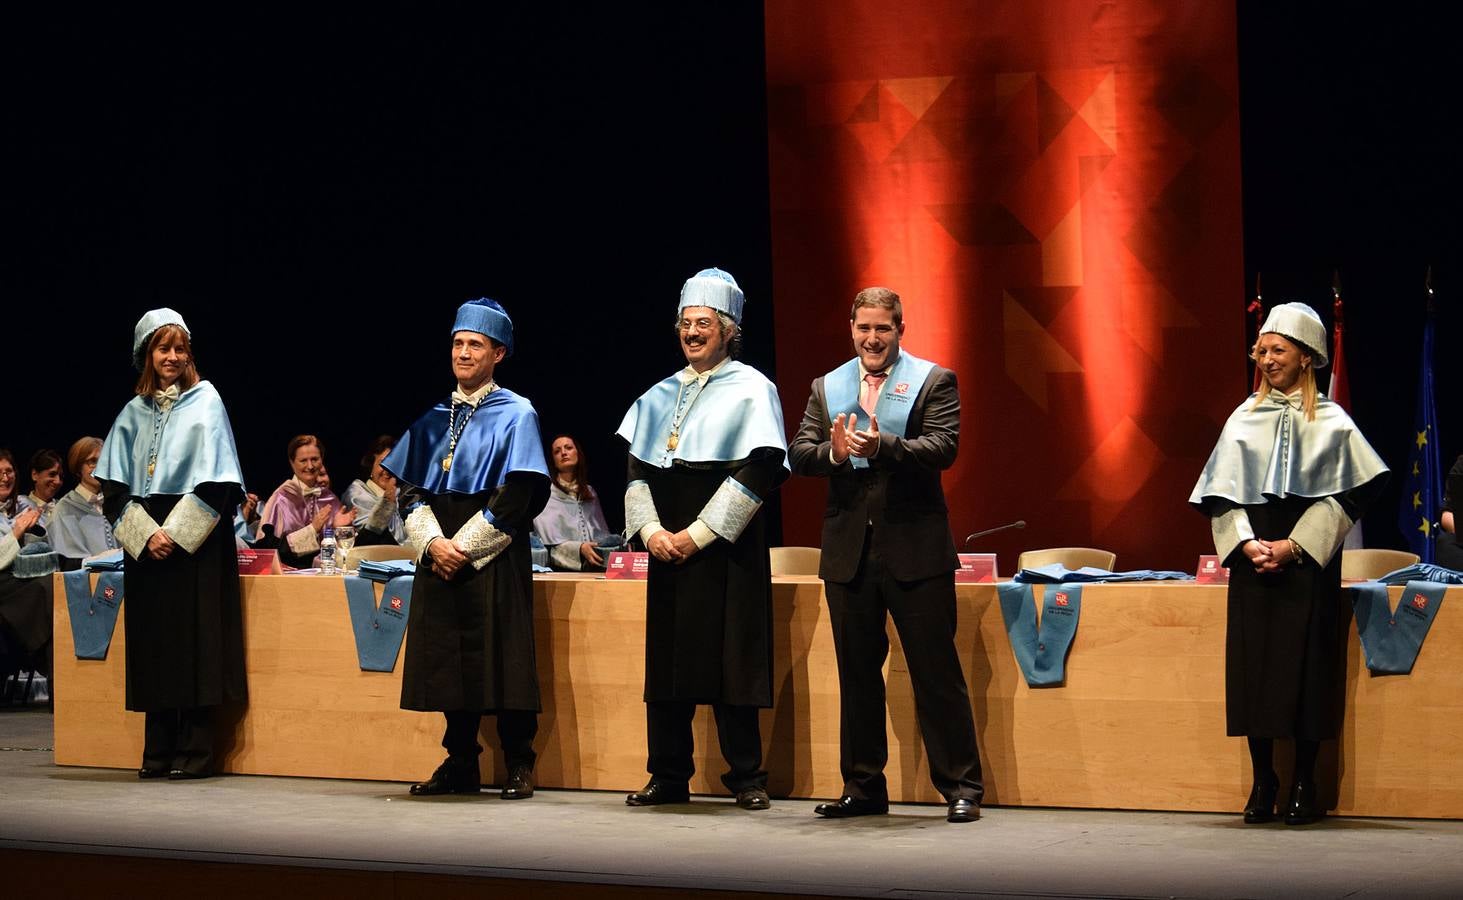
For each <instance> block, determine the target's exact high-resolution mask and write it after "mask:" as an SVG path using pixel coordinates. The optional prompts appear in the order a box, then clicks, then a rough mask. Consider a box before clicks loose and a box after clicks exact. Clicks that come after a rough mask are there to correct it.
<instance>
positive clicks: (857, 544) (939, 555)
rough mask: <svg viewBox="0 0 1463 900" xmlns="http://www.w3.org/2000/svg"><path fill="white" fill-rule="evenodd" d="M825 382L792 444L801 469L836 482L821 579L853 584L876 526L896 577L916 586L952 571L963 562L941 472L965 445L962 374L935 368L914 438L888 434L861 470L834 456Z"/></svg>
mask: <svg viewBox="0 0 1463 900" xmlns="http://www.w3.org/2000/svg"><path fill="white" fill-rule="evenodd" d="M823 378H824V376H819V377H818V378H816V379H814V380H813V389H812V394H811V396H809V397H808V408H807V410H806V411H805V412H804V413H803V421H802V424H801V425H799V426H798V433H797V436H796V437H794V438H793V440H792V443H791V444H790V445H789V446H788V458H789V461H790V463H791V465H792V470H793V471H794V472H797V473H798V474H800V475H813V476H827V478H828V482H829V487H828V507H827V509H826V510H825V512H824V519H823V556H822V562H821V564H820V565H819V570H818V574H819V575H820V576H822V577H823V578H824V579H825V580H828V581H835V582H847V581H852V580H853V578H854V576H855V575H857V574H858V568H859V562H860V559H861V557H862V555H863V546H864V533H865V531H866V530H867V529H868V528H869V527H870V526H872V532H873V541H874V542H875V543H876V544H877V547H878V550H879V554H880V556H881V557H882V558H883V560H884V562H885V564H886V565H887V566H888V568H889V571H890V573H891V574H892V575H893V576H894V577H895V578H896V579H898V580H900V581H917V580H919V579H922V578H929V577H931V576H934V575H939V574H940V573H942V572H951V573H953V572H954V571H955V569H956V568H958V567H959V565H960V563H959V560H958V558H957V557H956V555H955V541H954V539H953V538H952V537H951V535H950V518H949V513H948V511H947V509H946V506H945V493H944V491H943V489H942V488H941V486H940V473H941V472H942V471H944V470H945V469H948V468H950V466H951V465H952V464H954V462H955V454H956V452H957V450H958V449H959V444H960V391H959V388H958V387H957V386H956V384H955V373H954V372H952V371H950V370H949V369H945V368H941V367H940V366H935V367H934V369H932V370H931V371H930V374H929V375H928V376H927V377H926V378H925V382H924V384H922V385H921V386H920V389H919V393H918V395H917V396H916V398H915V402H914V408H913V409H912V410H911V411H910V414H909V423H908V425H907V426H906V428H905V430H906V432H907V433H908V436H907V437H899V436H897V435H895V434H893V433H891V432H882V433H881V434H880V435H879V452H878V453H877V454H875V455H874V457H873V458H872V459H870V460H869V467H868V468H867V469H856V468H854V467H853V465H852V464H851V463H849V462H847V461H845V462H844V463H843V464H842V465H837V466H835V465H834V464H833V462H832V461H831V460H830V458H829V449H830V446H831V444H830V441H829V437H828V428H829V423H828V415H827V409H828V401H827V396H826V394H825V393H824V387H823Z"/></svg>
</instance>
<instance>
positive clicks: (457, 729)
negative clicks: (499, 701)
mask: <svg viewBox="0 0 1463 900" xmlns="http://www.w3.org/2000/svg"><path fill="white" fill-rule="evenodd" d="M443 715H444V716H446V717H447V730H446V732H445V733H444V734H443V735H442V746H443V748H445V749H446V750H447V758H448V759H451V760H454V761H456V762H459V763H463V764H467V763H469V762H470V763H471V764H472V765H473V766H474V767H475V766H477V758H478V754H480V753H482V752H483V748H482V745H481V744H479V743H478V726H480V725H481V724H482V721H483V716H491V715H496V716H497V718H498V743H499V745H500V746H501V747H502V748H503V761H504V762H505V763H507V765H508V771H510V772H511V771H513V770H514V769H516V768H518V767H519V766H527V767H528V768H530V769H532V768H533V764H534V761H535V760H537V759H538V754H537V753H535V752H534V750H533V739H534V737H536V736H537V735H538V713H536V712H534V711H533V710H529V709H503V710H498V711H497V712H496V713H494V712H492V711H483V710H477V709H469V710H453V711H451V712H445V713H443Z"/></svg>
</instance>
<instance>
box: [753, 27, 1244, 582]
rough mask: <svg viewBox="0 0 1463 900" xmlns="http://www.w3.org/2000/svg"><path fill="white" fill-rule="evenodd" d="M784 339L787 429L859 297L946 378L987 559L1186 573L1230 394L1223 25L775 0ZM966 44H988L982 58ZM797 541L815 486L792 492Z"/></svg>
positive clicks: (838, 355) (1237, 362) (1236, 323)
mask: <svg viewBox="0 0 1463 900" xmlns="http://www.w3.org/2000/svg"><path fill="white" fill-rule="evenodd" d="M765 11H766V40H767V83H768V126H769V127H768V155H769V172H770V186H771V207H772V254H773V292H774V305H773V309H774V316H775V323H774V327H775V330H776V338H777V346H778V347H779V348H781V349H782V350H783V351H784V352H783V353H782V354H781V355H780V356H779V358H778V360H777V372H778V381H779V390H780V392H781V395H782V398H783V404H784V413H785V416H786V418H787V424H788V427H789V429H790V430H791V429H793V428H795V427H796V424H797V422H798V421H799V420H800V418H801V414H802V410H803V406H804V404H805V402H806V399H807V391H808V384H809V383H810V381H811V380H812V379H813V378H814V377H816V376H818V375H820V374H822V373H824V372H826V371H828V370H830V369H832V368H834V366H836V365H837V364H838V363H840V362H841V361H843V360H845V359H847V358H848V357H849V356H850V355H851V349H850V346H849V339H848V329H847V327H846V324H845V322H846V316H847V311H848V304H849V301H850V300H851V299H852V297H853V295H854V294H855V293H856V292H857V291H858V290H859V289H861V288H863V287H867V286H869V285H873V284H883V285H887V286H889V287H892V288H894V289H895V290H896V291H898V292H899V293H900V294H901V296H902V297H903V298H904V301H905V321H906V326H907V332H906V335H905V338H904V345H905V346H906V347H908V349H909V350H910V351H911V352H913V353H915V354H917V355H919V356H923V357H926V358H929V359H933V360H935V361H936V362H938V363H940V364H942V365H945V366H948V367H950V368H952V369H954V370H955V371H956V373H957V375H958V377H959V381H960V389H961V402H962V418H961V421H962V438H963V440H962V441H961V443H960V455H959V458H958V460H957V461H956V464H955V466H954V467H953V468H952V469H950V470H949V471H948V472H947V473H946V475H945V487H946V493H947V496H948V497H949V499H950V502H951V513H950V514H951V525H952V528H953V530H954V531H955V533H956V534H963V533H969V532H973V531H976V530H979V529H981V528H984V527H988V526H991V525H994V524H999V523H1000V522H1005V521H1011V520H1014V519H1017V518H1022V519H1025V520H1027V522H1028V527H1027V528H1026V529H1025V530H1024V531H1017V532H1010V533H1007V534H1005V535H1001V536H998V537H995V538H992V539H990V540H989V541H988V542H987V543H985V544H983V545H982V546H981V547H979V548H972V549H981V550H994V551H996V552H999V553H1001V554H1002V556H1003V560H1004V561H1006V562H1008V563H1009V562H1014V555H1011V554H1014V553H1015V552H1017V551H1019V550H1020V549H1023V548H1027V547H1034V546H1097V547H1105V548H1108V549H1112V550H1114V551H1116V552H1118V553H1119V554H1120V555H1122V556H1123V558H1124V559H1127V560H1129V563H1125V567H1132V566H1146V567H1155V568H1178V567H1180V566H1187V565H1189V563H1190V562H1191V561H1192V559H1193V558H1194V556H1195V555H1196V554H1197V553H1199V552H1200V551H1201V550H1202V549H1203V547H1204V546H1205V544H1206V542H1207V540H1208V527H1207V523H1205V522H1204V521H1203V519H1202V518H1201V517H1199V516H1198V515H1196V514H1194V513H1192V512H1190V511H1188V509H1187V506H1186V504H1185V502H1184V501H1185V499H1186V498H1187V496H1188V493H1189V490H1190V489H1191V488H1192V487H1193V483H1194V480H1195V479H1196V478H1197V476H1198V473H1199V471H1200V469H1202V467H1203V464H1204V460H1205V458H1206V457H1207V455H1208V452H1209V450H1210V448H1212V446H1213V444H1214V440H1215V438H1217V436H1218V432H1219V428H1220V426H1221V425H1222V423H1223V421H1224V419H1225V417H1226V416H1227V415H1228V413H1229V411H1230V410H1232V409H1233V408H1234V407H1235V406H1236V405H1237V404H1238V403H1239V401H1240V400H1241V399H1243V398H1242V397H1241V396H1239V395H1238V394H1237V393H1236V392H1235V391H1234V390H1233V386H1234V385H1236V384H1238V383H1240V382H1241V381H1242V380H1243V372H1242V371H1241V370H1240V367H1241V366H1242V365H1243V364H1244V358H1243V356H1242V350H1243V345H1244V340H1245V336H1244V333H1243V322H1242V321H1241V320H1240V319H1239V318H1238V317H1236V316H1235V315H1233V310H1232V304H1231V303H1230V302H1229V298H1231V297H1233V296H1236V295H1237V294H1238V293H1239V292H1241V291H1242V290H1243V287H1242V284H1241V281H1242V278H1243V275H1242V261H1241V255H1240V251H1241V233H1240V194H1239V166H1238V158H1239V153H1238V151H1239V134H1238V100H1237V96H1238V94H1237V91H1238V88H1237V85H1238V73H1237V68H1236V48H1235V21H1234V9H1233V7H1232V5H1229V4H1214V3H1208V2H1203V0H1181V2H1160V0H1148V2H1133V3H1125V4H1119V5H1116V6H1114V5H1111V4H1106V3H1102V2H1099V0H1051V2H1046V3H1041V4H1004V5H996V6H994V7H993V6H992V5H990V4H982V3H978V2H974V0H971V2H969V3H960V2H946V3H941V4H889V3H884V2H877V0H838V2H833V0H829V2H803V0H769V2H767V3H766V4H765ZM971 48H979V51H980V52H978V53H975V52H971ZM782 491H783V495H784V500H783V504H782V508H783V515H784V523H783V528H784V540H785V541H786V542H787V543H789V544H815V542H816V541H817V540H818V535H819V530H820V527H821V523H822V516H821V514H820V511H821V507H822V504H823V497H824V496H825V493H826V485H825V484H823V483H822V482H820V481H818V480H815V479H802V478H795V479H792V480H791V481H789V482H788V483H787V484H786V485H784V487H783V488H782Z"/></svg>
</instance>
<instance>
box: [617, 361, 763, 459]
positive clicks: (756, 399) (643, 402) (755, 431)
mask: <svg viewBox="0 0 1463 900" xmlns="http://www.w3.org/2000/svg"><path fill="white" fill-rule="evenodd" d="M680 390H681V378H680V375H679V373H678V374H676V375H672V376H671V377H669V378H667V379H665V380H664V381H662V382H660V383H658V384H656V385H655V386H654V387H652V388H651V389H650V390H648V391H646V392H645V393H643V394H641V395H640V399H638V400H636V401H635V403H634V405H633V406H631V407H630V410H629V411H628V412H626V413H625V418H624V419H623V420H622V421H621V422H620V427H619V428H618V429H616V431H615V433H616V434H618V435H619V436H620V437H622V438H624V439H625V440H626V441H628V442H629V444H630V455H631V456H633V457H635V458H636V459H638V460H640V461H641V462H643V463H646V464H648V465H652V466H655V467H656V468H660V469H666V468H669V467H670V466H671V464H672V463H673V462H675V461H676V460H682V461H684V462H692V463H702V462H736V461H737V460H742V459H746V458H748V457H749V456H751V455H752V453H753V452H754V451H756V450H761V449H763V448H769V449H773V450H778V451H781V452H782V455H783V456H782V465H783V468H787V438H786V437H785V436H784V435H783V433H782V402H781V401H780V400H779V399H778V397H777V386H776V385H774V384H773V383H772V382H770V381H768V380H767V378H766V377H765V376H764V375H763V374H762V373H761V372H758V371H757V370H756V369H754V368H752V367H751V366H747V365H743V364H742V363H739V362H737V361H736V360H734V359H733V360H728V361H727V362H726V363H725V364H724V365H723V366H722V367H721V368H720V369H718V370H717V371H716V373H715V374H713V375H712V376H711V378H710V379H709V380H708V381H707V382H706V386H705V387H704V388H702V389H701V394H700V396H698V397H697V398H696V402H695V403H693V404H692V405H691V409H690V411H689V412H687V413H686V419H685V421H684V422H682V423H681V429H680V437H679V438H678V442H677V444H676V449H674V450H671V449H670V448H669V447H668V446H667V444H668V443H669V442H670V436H671V423H672V421H673V420H674V418H675V409H676V399H677V396H678V395H679V393H680Z"/></svg>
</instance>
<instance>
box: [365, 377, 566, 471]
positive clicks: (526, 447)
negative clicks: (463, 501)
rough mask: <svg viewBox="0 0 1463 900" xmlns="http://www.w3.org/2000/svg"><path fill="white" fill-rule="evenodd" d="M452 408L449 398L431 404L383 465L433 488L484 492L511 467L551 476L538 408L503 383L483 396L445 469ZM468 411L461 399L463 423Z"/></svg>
mask: <svg viewBox="0 0 1463 900" xmlns="http://www.w3.org/2000/svg"><path fill="white" fill-rule="evenodd" d="M451 412H452V405H451V401H450V400H449V401H447V402H445V403H438V404H437V405H436V406H434V407H432V408H431V409H430V410H428V411H427V412H426V414H424V415H423V416H422V417H421V418H419V419H417V420H416V422H414V423H412V426H411V428H410V429H408V430H407V432H406V434H404V435H402V436H401V440H399V441H397V442H396V446H395V447H393V448H392V450H391V452H390V453H388V454H386V458H385V459H383V460H381V468H383V469H385V470H386V471H388V472H390V473H391V474H392V475H395V476H396V480H397V481H400V482H403V483H405V484H409V485H412V486H413V487H418V488H421V489H422V490H424V491H426V492H428V493H431V494H445V493H449V492H450V493H454V494H481V493H483V492H485V491H491V490H494V489H496V488H499V487H501V486H502V485H503V482H504V481H505V480H506V479H507V477H508V473H510V472H533V473H535V474H538V475H542V476H544V477H545V478H548V477H549V469H548V466H547V464H546V463H545V462H544V449H543V443H542V441H541V439H540V437H539V433H538V413H536V412H534V409H533V404H531V403H529V402H528V399H527V398H525V397H520V396H519V395H517V394H515V393H513V392H512V391H510V390H506V389H504V388H499V389H498V390H496V391H493V392H492V393H491V394H489V395H487V396H486V397H484V398H483V400H482V402H481V403H479V404H478V408H477V411H476V412H474V413H473V414H472V418H471V419H470V420H469V421H468V423H467V427H466V428H464V429H463V430H462V436H461V437H459V438H458V439H457V448H456V450H454V451H453V455H452V469H451V471H443V470H442V458H443V457H445V456H446V455H447V447H448V439H447V419H448V416H450V415H451ZM466 412H467V407H466V405H464V404H459V405H458V408H457V424H458V425H459V426H461V425H462V416H463V415H464V414H465V413H466Z"/></svg>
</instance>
